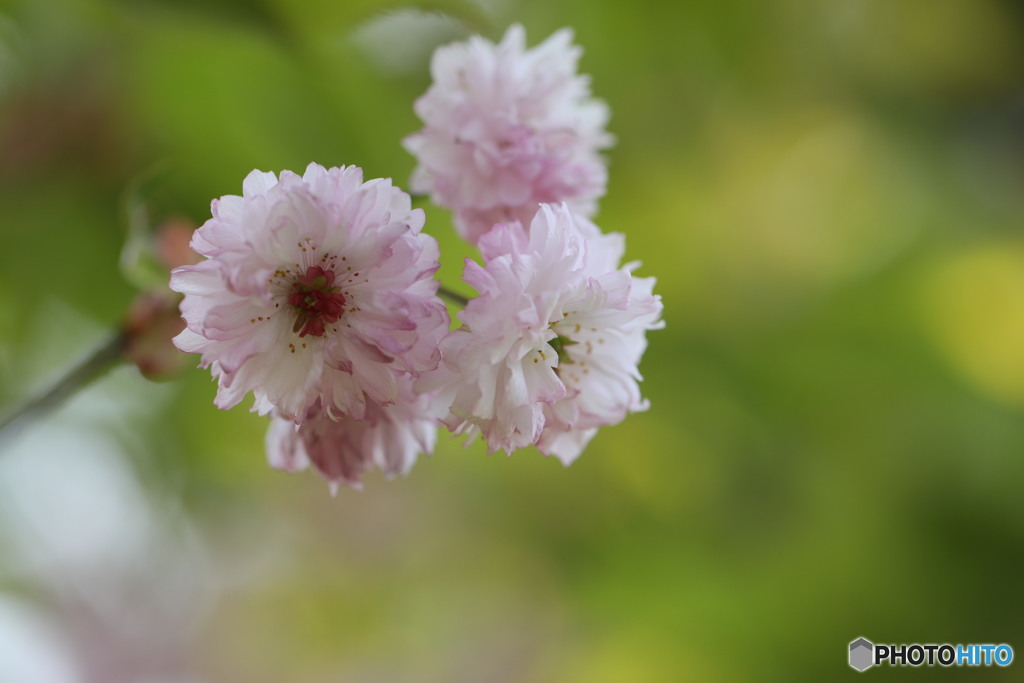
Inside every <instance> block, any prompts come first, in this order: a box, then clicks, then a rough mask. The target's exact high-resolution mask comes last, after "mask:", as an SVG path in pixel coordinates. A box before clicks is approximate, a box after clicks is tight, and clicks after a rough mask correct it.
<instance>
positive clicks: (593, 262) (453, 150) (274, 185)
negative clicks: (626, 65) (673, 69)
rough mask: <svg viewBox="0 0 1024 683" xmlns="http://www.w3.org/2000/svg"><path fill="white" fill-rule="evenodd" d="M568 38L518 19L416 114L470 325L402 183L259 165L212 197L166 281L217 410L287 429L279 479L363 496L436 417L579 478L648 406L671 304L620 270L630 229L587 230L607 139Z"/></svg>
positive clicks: (448, 58)
mask: <svg viewBox="0 0 1024 683" xmlns="http://www.w3.org/2000/svg"><path fill="white" fill-rule="evenodd" d="M570 41H571V34H570V33H569V32H568V31H567V30H563V31H560V32H558V33H556V34H555V35H553V36H552V37H551V38H549V39H548V40H547V41H545V42H544V43H542V44H541V45H540V46H538V47H536V48H534V49H532V50H527V49H526V48H525V36H524V32H523V29H522V27H520V26H513V27H512V28H510V29H509V31H508V32H507V33H506V35H505V37H504V39H503V40H502V41H501V42H500V43H499V44H497V45H495V44H493V43H489V42H487V41H485V40H483V39H481V38H473V39H471V40H470V41H469V42H467V43H459V44H454V45H449V46H446V47H442V48H440V49H439V50H438V51H437V52H436V53H435V56H434V60H433V64H432V71H433V75H434V79H435V82H434V84H433V85H432V86H431V88H430V89H429V90H428V92H427V93H426V94H425V95H424V96H423V97H421V98H420V99H419V100H418V101H417V103H416V111H417V113H418V114H419V115H420V117H421V118H422V119H423V121H424V124H425V127H424V128H423V130H421V131H420V132H418V133H416V134H414V135H411V136H409V137H407V138H406V140H405V145H406V147H407V149H409V151H411V152H412V153H413V154H414V155H415V156H416V158H417V161H418V162H419V166H418V168H417V170H416V172H415V174H414V178H413V188H414V189H415V190H416V191H418V192H428V193H430V194H431V196H432V198H433V200H434V201H435V202H436V203H438V204H440V205H442V206H445V207H447V208H450V209H451V210H452V211H453V213H454V222H455V225H456V227H457V229H458V230H459V232H460V234H461V235H462V236H463V237H465V238H466V239H468V240H470V241H471V242H472V243H474V244H476V245H477V246H478V247H479V249H480V253H481V255H482V257H483V265H479V264H477V263H475V262H474V261H472V260H468V259H467V262H466V265H465V270H464V280H465V282H466V284H468V285H469V286H471V287H472V288H474V289H475V290H476V291H477V293H478V295H477V296H476V297H474V298H472V299H471V300H469V301H468V302H467V303H466V304H465V308H464V310H462V311H461V312H460V313H459V314H458V321H459V323H460V326H459V327H457V328H456V329H454V330H449V328H450V323H451V321H450V319H449V316H448V312H447V308H446V307H445V305H444V304H443V303H442V302H441V300H440V299H439V298H438V296H437V294H438V287H439V285H438V283H437V282H436V281H435V280H434V279H433V275H434V273H435V271H436V270H437V268H438V246H437V243H436V241H435V240H434V239H433V238H431V237H429V236H428V235H426V234H424V233H423V232H422V231H421V230H422V227H423V223H424V214H423V211H422V210H420V209H412V208H411V202H410V198H409V196H408V195H407V194H406V193H405V192H402V191H401V190H399V189H397V188H395V187H394V186H392V184H391V181H390V180H384V179H377V180H370V181H368V182H364V180H363V177H362V171H361V170H360V169H358V168H355V167H341V168H331V169H325V168H324V167H322V166H319V165H317V164H310V165H309V167H308V168H307V169H306V171H305V173H304V174H303V175H302V176H299V175H296V174H294V173H291V172H289V171H284V172H282V173H281V174H280V177H278V176H276V175H275V174H273V173H263V172H260V171H253V172H252V173H250V174H249V176H248V177H247V178H246V179H245V182H244V183H243V186H242V190H243V191H242V195H241V196H226V197H221V198H220V199H219V200H216V201H214V202H213V206H212V214H213V215H212V218H210V219H209V220H208V221H207V222H206V223H205V224H204V225H203V226H202V227H200V228H199V229H198V230H197V231H196V232H195V235H194V236H193V239H192V243H191V246H192V248H193V250H195V251H196V252H197V253H198V254H199V255H200V256H202V257H204V260H202V261H201V262H199V263H197V264H195V265H188V266H182V267H180V268H178V269H176V270H175V271H174V272H173V273H172V277H171V287H172V289H174V290H176V291H178V292H181V293H182V294H184V299H183V301H182V304H181V311H182V317H183V318H184V320H185V323H186V329H185V330H184V331H183V332H181V333H180V334H179V335H178V336H177V337H175V340H174V341H175V344H176V345H177V346H178V348H180V349H181V350H183V351H187V352H192V353H199V354H201V355H202V360H201V366H202V367H209V368H210V370H211V372H212V374H213V376H214V378H216V380H217V382H218V392H217V397H216V400H215V403H216V404H217V405H218V406H219V407H221V408H229V407H232V406H234V405H236V404H237V403H239V402H240V401H241V400H242V399H243V398H244V397H245V396H246V395H247V394H248V393H250V392H251V393H252V394H253V396H254V405H253V410H254V411H256V412H259V413H260V414H263V415H270V416H271V417H272V423H271V426H270V429H269V432H268V435H267V453H268V459H269V461H270V464H271V465H272V466H274V467H276V468H279V469H283V470H287V471H293V470H297V469H303V468H305V467H308V466H312V467H313V468H315V469H316V470H317V471H318V472H319V473H320V474H321V475H322V476H324V477H325V478H326V479H327V480H328V481H329V482H330V483H331V486H332V489H333V488H336V487H337V485H338V484H339V483H344V484H347V485H351V486H358V485H359V484H360V482H361V479H362V476H363V474H364V473H365V472H366V471H368V470H370V469H374V468H376V469H379V470H381V471H383V472H384V473H385V475H388V476H393V475H398V474H404V473H406V472H407V471H408V470H409V468H410V467H411V466H412V464H413V463H414V462H415V460H416V458H417V456H418V455H419V454H420V453H430V452H431V450H432V449H433V447H434V443H435V440H436V428H437V425H438V424H443V425H445V426H446V427H447V428H448V429H449V430H450V431H451V432H452V433H454V434H466V435H471V436H472V435H476V434H479V435H480V436H481V437H482V438H483V439H484V441H485V442H486V443H487V447H488V449H489V451H490V452H494V451H497V450H504V451H506V452H508V453H511V452H512V451H513V450H516V449H519V448H523V447H526V446H530V445H533V446H536V447H537V448H538V449H539V450H540V451H541V452H542V453H544V454H546V455H554V456H556V457H558V458H559V459H560V460H561V461H562V462H564V463H565V464H569V463H570V462H572V461H573V460H574V459H575V458H576V457H577V456H578V455H579V454H580V452H581V451H582V450H583V448H584V447H585V446H586V444H587V443H588V442H589V440H590V439H591V438H592V437H593V436H594V434H595V433H596V431H597V429H598V428H599V427H602V426H605V425H611V424H615V423H618V422H620V421H621V420H623V419H624V418H625V416H626V415H627V414H628V413H630V412H633V411H637V410H644V409H645V408H646V407H647V403H646V401H644V400H643V399H642V398H641V395H640V390H639V386H638V384H637V382H638V380H639V379H640V376H639V374H638V372H637V364H638V363H639V360H640V357H641V355H642V354H643V351H644V349H645V347H646V336H645V335H646V332H647V330H650V329H656V328H658V327H660V326H661V321H660V316H661V301H660V298H659V297H657V296H656V295H654V294H653V293H652V290H653V286H654V279H653V278H637V277H634V276H633V274H632V273H633V270H634V269H635V268H636V264H626V265H622V263H621V261H622V257H623V252H624V238H623V237H622V235H619V234H604V233H602V232H601V230H600V229H599V228H598V227H597V226H596V225H594V224H593V223H591V222H590V220H589V218H590V217H591V215H592V214H593V212H594V210H595V207H596V199H597V198H598V197H600V196H601V195H603V194H604V190H605V183H606V177H607V173H606V169H605V166H604V162H603V161H602V159H601V158H600V156H599V152H600V150H602V149H604V148H606V147H608V146H609V144H610V142H611V137H610V136H609V135H608V134H607V133H606V132H605V131H604V124H605V122H606V120H607V110H606V108H605V106H604V105H603V104H602V103H600V102H598V101H596V100H593V99H591V98H590V95H589V88H588V82H587V79H586V78H585V77H583V76H579V75H577V74H576V62H577V60H578V58H579V49H578V48H576V47H574V46H572V45H571V42H570Z"/></svg>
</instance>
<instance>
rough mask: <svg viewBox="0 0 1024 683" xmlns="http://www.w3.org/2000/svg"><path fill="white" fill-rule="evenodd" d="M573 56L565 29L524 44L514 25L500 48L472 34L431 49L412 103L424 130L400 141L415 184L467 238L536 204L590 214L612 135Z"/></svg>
mask: <svg viewBox="0 0 1024 683" xmlns="http://www.w3.org/2000/svg"><path fill="white" fill-rule="evenodd" d="M580 53H581V50H580V48H578V47H576V46H574V45H572V32H571V31H569V30H568V29H563V30H561V31H558V32H557V33H555V34H554V35H552V36H551V37H550V38H548V39H547V40H546V41H544V42H543V43H541V44H540V45H538V46H537V47H535V48H533V49H529V50H527V49H526V37H525V31H524V30H523V27H522V26H519V25H515V26H512V27H510V28H509V29H508V31H507V32H506V33H505V37H504V38H503V39H502V41H501V42H500V43H499V44H498V45H495V44H493V43H491V42H489V41H487V40H485V39H483V38H480V37H473V38H471V39H470V40H469V41H468V42H464V43H454V44H451V45H448V46H445V47H441V48H439V49H438V50H437V51H436V52H435V53H434V57H433V61H432V62H431V73H432V75H433V78H434V83H433V85H432V86H431V87H430V89H429V90H427V92H426V93H425V94H424V95H423V96H422V97H420V98H419V100H417V102H416V106H415V108H416V113H417V114H418V115H419V117H420V118H421V119H422V120H423V122H424V124H425V125H424V128H423V129H422V130H421V131H419V132H418V133H415V134H413V135H410V136H409V137H407V138H406V139H405V141H404V144H405V147H406V149H407V150H409V152H411V153H412V154H413V155H414V156H415V157H416V159H417V161H418V162H419V166H418V167H417V169H416V171H415V173H414V174H413V179H412V188H413V191H415V192H421V193H429V194H430V195H431V197H432V199H433V201H434V202H435V203H437V204H439V205H441V206H445V207H447V208H449V209H452V210H454V211H455V225H456V227H457V228H458V230H459V232H460V234H461V235H462V236H463V237H465V238H466V239H468V240H469V241H471V242H473V243H476V242H477V241H478V240H479V238H480V237H481V236H483V234H484V233H486V232H487V231H488V230H490V228H491V227H492V226H493V225H494V224H495V223H500V222H511V221H516V220H518V221H520V222H521V223H522V224H523V225H529V223H530V220H531V219H532V218H533V214H534V213H535V212H536V211H537V205H538V203H540V202H567V203H568V204H569V205H570V207H571V208H572V209H573V210H574V211H575V212H576V213H577V214H579V215H583V216H591V215H593V213H594V212H595V210H596V207H597V199H598V198H599V197H601V196H602V195H603V194H604V191H605V185H606V183H607V169H606V167H605V164H604V161H603V160H602V159H601V156H600V154H599V152H600V150H603V149H606V148H608V147H609V146H611V144H612V137H611V136H610V135H609V134H608V133H607V132H606V131H605V124H606V123H607V121H608V109H607V107H606V106H605V104H604V103H603V102H601V101H599V100H596V99H593V98H592V97H591V96H590V86H589V79H588V78H587V77H586V76H580V75H577V73H576V63H577V61H578V60H579V57H580Z"/></svg>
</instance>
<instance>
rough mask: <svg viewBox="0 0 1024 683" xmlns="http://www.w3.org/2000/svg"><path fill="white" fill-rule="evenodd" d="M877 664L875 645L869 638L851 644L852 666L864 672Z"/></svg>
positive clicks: (859, 639)
mask: <svg viewBox="0 0 1024 683" xmlns="http://www.w3.org/2000/svg"><path fill="white" fill-rule="evenodd" d="M874 664H875V645H874V643H872V642H871V641H870V640H868V639H867V638H858V639H857V640H855V641H853V642H852V643H850V666H852V667H853V668H854V669H856V670H857V671H864V670H865V669H868V668H870V667H872V666H874Z"/></svg>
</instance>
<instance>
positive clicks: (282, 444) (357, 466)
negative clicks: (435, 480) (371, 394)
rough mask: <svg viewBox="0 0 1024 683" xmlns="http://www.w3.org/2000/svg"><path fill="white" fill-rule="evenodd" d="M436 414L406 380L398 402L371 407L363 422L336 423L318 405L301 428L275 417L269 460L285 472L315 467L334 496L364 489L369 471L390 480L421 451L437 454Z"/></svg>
mask: <svg viewBox="0 0 1024 683" xmlns="http://www.w3.org/2000/svg"><path fill="white" fill-rule="evenodd" d="M434 412H435V411H434V409H433V408H432V405H431V396H430V395H429V394H423V393H416V392H414V391H413V388H412V380H411V378H410V377H409V376H406V377H404V378H403V379H401V380H400V381H399V391H398V396H397V398H396V400H395V402H394V403H392V404H391V405H387V406H380V405H377V404H376V403H373V402H369V403H367V408H366V414H365V415H364V416H363V419H361V420H354V419H352V418H349V417H341V418H339V419H336V420H332V419H330V418H328V417H324V416H323V411H322V410H320V408H319V406H316V405H314V406H312V407H311V408H310V411H309V417H308V419H306V420H304V421H302V423H301V424H295V422H293V421H292V420H290V419H287V418H283V417H280V416H276V417H275V418H274V420H273V422H271V424H270V428H269V429H268V431H267V459H268V461H269V462H270V465H271V466H272V467H274V468H276V469H279V470H284V471H287V472H295V471H298V470H303V469H306V468H307V467H309V466H310V465H312V467H313V468H314V469H315V470H316V471H317V472H318V473H319V474H320V475H321V476H323V477H324V478H325V479H327V481H328V482H329V483H330V485H331V490H332V492H333V491H336V490H337V486H338V484H345V485H348V486H352V487H354V488H360V487H361V484H362V478H363V475H364V474H365V473H366V472H368V471H370V470H373V469H378V470H381V471H382V472H383V473H384V474H385V476H387V477H388V478H391V477H394V476H398V475H405V474H407V473H408V472H409V469H410V468H411V467H412V466H413V464H414V463H415V462H416V458H417V457H418V456H419V455H420V454H421V453H423V454H427V455H429V454H430V453H432V452H433V450H434V444H435V443H436V441H437V426H438V421H437V419H436V417H435V416H434Z"/></svg>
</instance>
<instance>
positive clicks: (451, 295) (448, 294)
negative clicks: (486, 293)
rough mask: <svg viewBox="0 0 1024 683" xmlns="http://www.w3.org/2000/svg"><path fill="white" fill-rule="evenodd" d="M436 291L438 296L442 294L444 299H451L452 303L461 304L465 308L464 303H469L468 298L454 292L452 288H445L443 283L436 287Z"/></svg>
mask: <svg viewBox="0 0 1024 683" xmlns="http://www.w3.org/2000/svg"><path fill="white" fill-rule="evenodd" d="M437 293H438V295H439V296H443V297H444V298H445V299H448V301H451V302H452V303H453V304H457V305H459V306H462V307H463V308H465V307H466V304H468V303H469V299H467V298H466V297H464V296H462V295H461V294H456V293H455V292H453V291H452V290H450V289H447V288H446V287H445V286H444V285H442V286H440V287H438V288H437Z"/></svg>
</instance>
